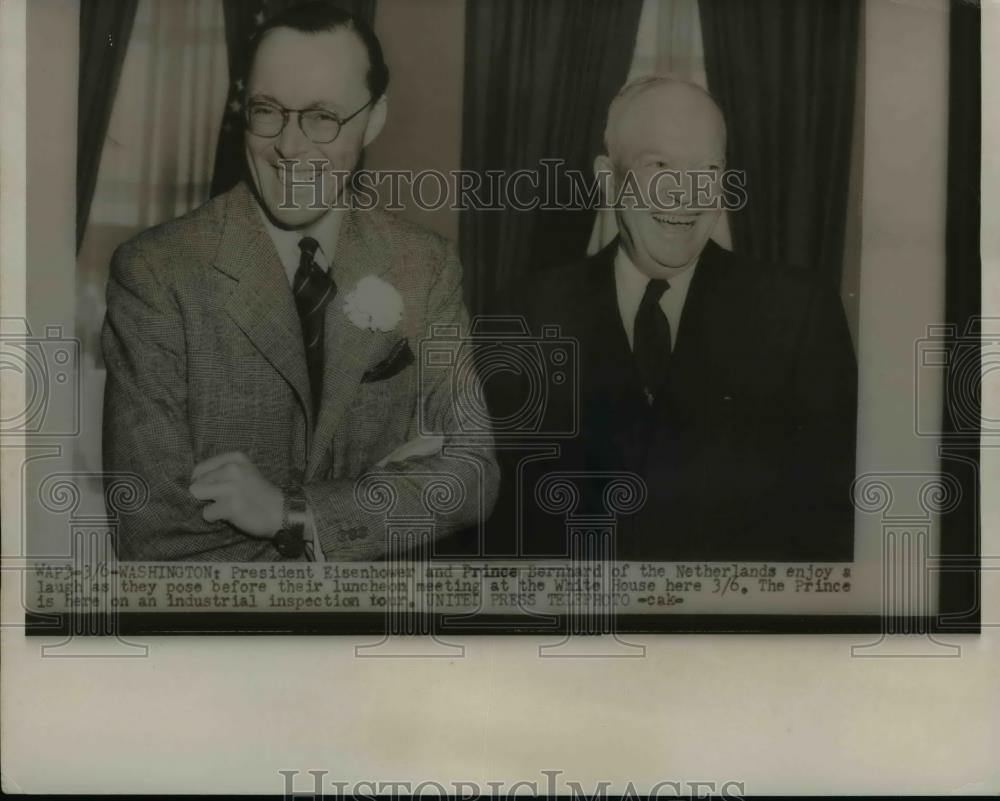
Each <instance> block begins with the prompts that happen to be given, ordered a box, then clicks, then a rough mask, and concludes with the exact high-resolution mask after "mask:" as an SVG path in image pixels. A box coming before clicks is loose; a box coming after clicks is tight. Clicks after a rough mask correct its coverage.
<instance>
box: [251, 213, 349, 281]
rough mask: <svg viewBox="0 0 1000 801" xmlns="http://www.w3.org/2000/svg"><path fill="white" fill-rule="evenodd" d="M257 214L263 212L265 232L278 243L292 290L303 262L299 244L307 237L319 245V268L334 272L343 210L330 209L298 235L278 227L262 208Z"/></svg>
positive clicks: (297, 232)
mask: <svg viewBox="0 0 1000 801" xmlns="http://www.w3.org/2000/svg"><path fill="white" fill-rule="evenodd" d="M257 210H258V211H259V212H260V216H261V219H263V220H264V228H265V230H266V231H267V233H268V235H269V236H270V237H271V241H272V242H274V248H275V250H277V251H278V258H279V259H281V264H282V266H283V267H284V268H285V275H287V276H288V284H289V286H291V285H293V284H294V283H295V273H296V271H297V270H298V269H299V260H300V259H301V258H302V251H301V250H300V249H299V242H301V241H302V239H303V237H307V236H311V237H312V238H313V239H315V240H316V241H317V242H319V248H318V249H317V250H316V255H315V256H314V257H313V260H314V261H315V262H316V264H317V266H319V267H322V268H323V269H324V270H327V271H328V270H329V269H330V265H331V264H332V263H333V257H334V254H336V252H337V240H338V239H339V238H340V223H341V221H342V219H343V211H344V210H343V209H330V211H328V212H327V213H326V214H324V215H323V216H322V217H320V218H319V219H318V220H316V222H314V223H313V224H312V225H310V226H308V227H307V228H299V229H296V230H294V231H289V230H287V229H285V228H279V227H278V226H276V225H275V224H274V223H273V222H271V219H270V217H268V216H267V215H266V214H265V213H264V210H263V209H261V208H260V206H257Z"/></svg>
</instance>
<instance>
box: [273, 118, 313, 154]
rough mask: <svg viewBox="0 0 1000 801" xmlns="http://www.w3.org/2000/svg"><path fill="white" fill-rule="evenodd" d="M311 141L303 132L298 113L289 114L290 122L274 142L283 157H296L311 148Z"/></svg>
mask: <svg viewBox="0 0 1000 801" xmlns="http://www.w3.org/2000/svg"><path fill="white" fill-rule="evenodd" d="M309 145H310V142H309V140H308V139H307V138H306V135H305V134H304V133H302V127H301V126H300V125H299V116H298V114H289V115H288V123H287V124H286V125H285V127H284V130H282V132H281V135H280V136H279V137H278V139H277V141H276V142H275V143H274V148H275V150H276V151H277V152H278V155H279V156H280V157H281V158H283V159H294V158H298V157H299V156H301V155H303V154H304V153H305V152H306V151H307V150H308V149H309Z"/></svg>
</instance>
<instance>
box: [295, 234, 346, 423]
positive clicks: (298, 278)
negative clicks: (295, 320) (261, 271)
mask: <svg viewBox="0 0 1000 801" xmlns="http://www.w3.org/2000/svg"><path fill="white" fill-rule="evenodd" d="M318 248H319V243H318V242H317V241H316V240H315V239H313V238H312V237H309V236H306V237H303V238H302V239H301V240H299V249H300V250H301V251H302V257H301V258H300V259H299V269H298V270H296V272H295V280H294V282H293V283H292V294H293V295H294V296H295V306H296V308H298V310H299V319H300V320H301V321H302V338H303V341H304V343H305V346H306V366H307V367H308V368H309V384H310V386H311V388H312V401H313V410H314V411H316V412H317V413H318V412H319V403H320V398H321V397H322V394H323V328H324V326H323V321H324V319H325V315H326V307H327V304H328V303H329V302H330V301H331V300H333V298H334V296H335V295H336V294H337V285H336V284H335V283H334V281H333V278H332V277H331V276H330V274H329V273H328V272H327V271H326V270H324V269H323V268H322V267H320V266H319V265H318V264H317V263H316V259H315V256H316V250H317V249H318Z"/></svg>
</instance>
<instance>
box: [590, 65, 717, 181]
mask: <svg viewBox="0 0 1000 801" xmlns="http://www.w3.org/2000/svg"><path fill="white" fill-rule="evenodd" d="M677 128H685V129H687V130H688V131H690V132H691V134H692V137H696V138H701V139H703V140H704V141H706V143H707V144H709V145H713V146H715V148H716V150H717V151H718V152H719V153H725V150H726V121H725V119H724V118H723V116H722V111H721V110H720V109H719V106H718V104H717V103H716V102H715V99H714V98H713V97H712V96H711V95H710V94H709V93H708V92H706V91H705V90H704V89H702V88H701V87H700V86H698V85H697V84H695V83H691V82H690V81H685V80H681V79H680V78H676V77H674V76H672V75H644V76H643V77H641V78H635V79H633V80H631V81H629V82H628V83H627V84H625V86H623V87H622V88H621V90H620V91H619V92H618V94H617V95H616V96H615V98H614V100H612V101H611V106H610V107H609V108H608V121H607V124H606V125H605V127H604V147H605V148H606V150H607V153H608V155H609V156H611V158H612V159H614V160H615V161H619V160H620V159H621V158H626V157H627V156H628V151H629V150H632V149H634V146H635V144H636V143H635V142H633V141H631V140H632V139H634V138H635V136H636V135H637V134H638V135H639V136H643V134H645V135H646V138H648V137H649V136H655V135H656V134H657V133H659V132H661V131H664V130H665V129H667V130H668V131H669V130H670V129H677Z"/></svg>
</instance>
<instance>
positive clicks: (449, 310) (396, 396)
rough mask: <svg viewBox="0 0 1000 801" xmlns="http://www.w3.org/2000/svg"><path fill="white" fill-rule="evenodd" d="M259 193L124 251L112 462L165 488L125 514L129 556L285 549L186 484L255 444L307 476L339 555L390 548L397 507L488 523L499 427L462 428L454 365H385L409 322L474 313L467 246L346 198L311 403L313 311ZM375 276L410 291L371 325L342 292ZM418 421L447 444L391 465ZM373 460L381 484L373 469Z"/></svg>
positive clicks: (238, 195) (438, 528)
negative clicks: (295, 291) (295, 286)
mask: <svg viewBox="0 0 1000 801" xmlns="http://www.w3.org/2000/svg"><path fill="white" fill-rule="evenodd" d="M255 203H256V201H255V200H254V198H253V196H252V194H251V191H250V190H249V188H248V187H247V186H246V185H245V184H239V185H237V187H236V188H235V189H233V190H231V191H229V192H227V193H226V194H224V195H221V196H219V197H217V198H215V199H214V200H212V201H210V202H209V203H207V204H205V205H204V206H202V207H201V208H199V209H197V210H195V211H193V212H192V213H190V214H188V215H186V216H184V217H182V218H180V219H177V220H173V221H171V222H168V223H166V224H164V225H161V226H158V227H156V228H153V229H150V230H149V231H146V232H144V233H142V234H140V235H139V236H138V237H136V238H135V239H132V240H130V241H129V242H126V243H125V244H124V245H122V246H121V247H120V248H119V249H118V251H117V252H116V253H115V257H114V262H113V264H112V268H111V277H110V279H109V282H108V311H107V318H106V320H105V325H104V331H103V340H102V341H103V349H104V358H105V362H106V364H107V370H108V376H107V384H106V386H105V391H104V466H105V467H104V469H105V470H106V471H110V472H121V473H134V474H137V475H138V476H139V477H140V478H141V479H142V480H143V481H144V482H145V483H146V484H147V486H148V489H149V495H150V498H149V503H148V504H146V505H145V506H144V507H142V508H141V509H138V510H133V511H130V512H129V513H128V514H125V515H124V516H123V517H122V519H121V523H120V526H119V539H118V556H119V558H120V559H123V560H124V559H144V560H173V559H186V560H222V561H280V560H281V559H282V557H281V556H280V555H279V554H278V552H277V551H276V550H275V549H274V547H273V546H272V544H271V541H270V540H266V539H255V538H252V537H249V536H246V535H244V534H243V533H242V532H240V531H239V530H237V529H235V528H234V527H233V526H231V525H229V524H228V523H226V522H220V523H207V522H205V520H203V519H202V515H201V510H202V506H203V504H201V503H199V502H198V501H196V500H195V499H194V498H193V497H192V496H191V494H190V492H189V491H188V486H189V484H190V476H191V471H192V469H193V468H194V466H195V464H197V463H198V462H200V461H202V460H204V459H207V458H208V457H210V456H214V455H216V454H220V453H224V452H226V451H243V452H244V453H245V454H246V455H247V456H248V457H249V458H250V460H251V461H252V462H253V463H254V464H255V465H256V466H257V467H258V469H259V470H260V471H261V472H262V473H263V474H264V476H265V478H267V479H268V480H269V481H271V482H272V483H274V484H275V485H277V486H282V487H283V486H288V485H302V487H303V491H304V493H305V495H306V498H307V500H308V503H309V506H310V509H311V510H312V512H313V514H314V517H315V520H316V528H317V533H318V537H319V540H320V544H321V546H322V548H323V551H324V553H325V554H326V556H327V558H329V559H360V560H367V559H375V558H379V557H380V556H382V555H383V554H384V553H385V551H386V547H387V542H386V536H385V535H386V526H385V521H386V517H387V515H389V514H391V515H393V516H395V517H396V518H406V519H409V520H412V521H418V522H419V521H424V522H426V523H428V524H433V533H434V534H435V535H437V536H441V535H445V534H448V533H450V532H453V531H456V530H458V529H461V528H463V527H466V526H469V525H476V524H478V523H479V521H481V520H482V519H483V518H484V516H485V515H486V514H488V512H489V510H490V509H491V508H492V504H493V501H494V499H495V497H496V488H497V483H498V470H497V465H496V462H495V460H494V457H493V453H492V449H491V447H490V443H489V441H488V437H479V438H478V439H477V440H476V442H474V443H472V444H469V445H467V446H466V445H465V444H464V442H465V440H464V439H463V437H462V431H460V428H459V423H458V419H457V417H456V414H455V408H454V397H453V391H452V383H453V381H452V378H453V377H452V376H450V375H449V374H448V371H447V370H443V369H442V370H437V371H435V372H433V373H430V372H421V371H420V370H419V369H418V367H419V366H418V364H417V363H415V362H407V363H405V364H401V365H400V367H401V369H398V370H392V369H389V370H382V369H381V368H380V365H382V364H383V363H385V362H386V360H387V359H390V358H391V356H392V354H394V353H399V352H400V345H401V344H402V341H403V340H408V341H409V344H410V346H411V347H412V351H413V353H415V354H419V353H420V344H421V342H422V341H423V340H424V339H425V338H427V337H428V336H429V335H430V334H431V332H432V327H433V326H435V325H443V326H456V327H458V328H459V329H462V330H467V329H468V317H467V314H466V311H465V307H464V305H463V303H462V292H461V268H460V267H459V263H458V260H457V258H456V256H455V254H454V249H453V248H452V246H451V245H450V244H448V243H447V242H446V241H445V240H444V239H443V238H441V237H439V236H438V235H436V234H433V233H431V232H429V231H425V230H423V229H421V228H418V227H417V226H415V225H412V224H410V223H407V222H404V221H403V220H400V219H398V218H396V217H394V216H393V215H391V214H388V213H386V212H383V211H369V212H353V211H352V212H348V213H346V214H345V217H344V222H343V225H342V228H341V231H340V237H339V240H338V242H337V252H336V254H335V256H334V259H333V271H334V277H335V279H336V281H337V284H338V287H339V293H338V295H337V297H336V298H335V299H334V301H333V302H331V303H330V304H329V306H328V307H327V311H326V330H325V344H326V348H325V354H326V359H327V362H326V367H325V370H324V376H323V393H322V401H321V404H320V409H319V413H318V414H314V412H313V409H312V403H311V400H310V389H309V376H308V372H307V368H306V361H305V349H304V346H303V341H302V330H301V326H300V322H299V316H298V312H297V311H296V308H295V302H294V299H293V297H292V292H291V288H290V287H289V284H288V279H287V277H286V275H285V271H284V268H283V267H282V265H281V262H280V261H279V258H278V254H277V252H276V251H275V248H274V244H273V242H272V241H271V238H270V237H269V236H268V234H267V232H266V230H265V229H264V226H263V223H262V221H261V218H260V215H259V213H258V210H257V208H256V206H255ZM367 276H375V277H378V278H380V279H381V280H382V281H383V282H385V283H387V284H389V285H390V286H392V287H393V288H394V289H395V290H396V291H397V292H398V293H399V295H400V296H401V298H402V301H403V313H402V319H401V320H400V321H399V322H398V324H397V325H396V326H395V327H394V328H393V329H392V330H389V331H383V330H369V328H368V327H366V326H363V325H359V324H358V323H357V322H356V321H354V320H352V319H351V316H350V315H349V314H348V313H347V311H346V310H345V305H344V301H345V299H346V298H347V297H348V296H349V295H350V293H351V291H352V290H353V289H354V287H355V286H356V285H357V283H358V281H359V280H360V279H362V278H365V277H367ZM469 380H471V381H473V382H475V380H476V378H475V376H474V375H472V376H467V377H466V381H467V382H468V381H469ZM418 434H439V435H442V436H443V438H444V447H443V449H442V451H441V453H440V454H439V455H436V456H427V457H424V458H413V459H407V460H405V461H402V462H396V463H392V464H389V465H387V466H386V467H384V468H379V469H376V467H375V466H376V464H377V463H378V462H379V461H380V460H382V459H383V458H384V457H386V456H388V455H389V454H390V453H391V452H392V451H394V450H395V449H396V448H398V447H399V446H401V445H402V444H404V443H405V442H407V441H409V440H411V439H413V438H415V437H416V436H417V435H418ZM373 471H374V472H376V473H377V474H378V475H379V476H381V478H380V479H379V481H380V482H381V486H374V485H372V486H369V485H367V484H365V485H359V483H358V480H359V479H361V478H362V477H365V476H368V477H369V478H371V476H370V474H371V473H372V472H373ZM365 480H366V481H367V480H368V479H367V478H366V479H365ZM441 484H446V485H448V486H447V489H448V491H449V492H451V493H452V494H451V495H449V497H451V498H453V499H454V503H450V504H448V505H446V507H445V506H442V505H441V504H439V503H435V501H434V498H435V497H437V496H435V495H434V492H435V491H436V490H435V487H436V486H437V487H438V490H437V495H441V492H440V489H441V488H440V486H438V485H441ZM365 487H367V488H368V489H367V491H366V490H365ZM389 507H391V508H389ZM439 507H440V508H439Z"/></svg>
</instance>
